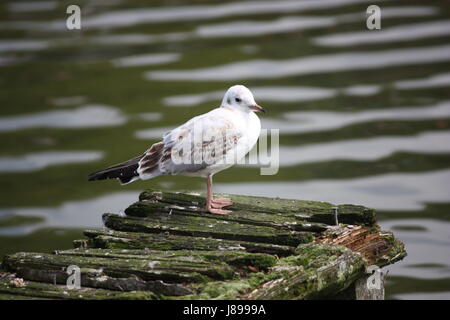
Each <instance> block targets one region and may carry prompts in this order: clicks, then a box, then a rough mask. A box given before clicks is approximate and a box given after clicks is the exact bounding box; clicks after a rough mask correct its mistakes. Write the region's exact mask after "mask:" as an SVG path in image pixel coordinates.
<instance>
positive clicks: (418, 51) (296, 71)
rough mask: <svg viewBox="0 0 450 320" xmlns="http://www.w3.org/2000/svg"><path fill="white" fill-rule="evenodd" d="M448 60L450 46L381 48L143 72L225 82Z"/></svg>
mask: <svg viewBox="0 0 450 320" xmlns="http://www.w3.org/2000/svg"><path fill="white" fill-rule="evenodd" d="M449 60H450V45H442V46H434V47H426V48H423V47H419V48H405V49H395V50H383V51H368V52H348V53H337V54H326V55H316V56H310V57H301V58H295V59H288V60H249V61H243V62H236V63H230V64H226V65H221V66H216V67H209V68H201V69H191V70H160V71H151V72H147V73H145V78H147V79H149V80H160V81H169V80H185V81H225V80H238V79H271V78H283V77H289V76H295V75H306V74H314V73H325V72H339V71H352V70H365V69H375V68H376V69H379V68H386V67H395V66H405V65H417V64H425V63H436V62H442V61H449Z"/></svg>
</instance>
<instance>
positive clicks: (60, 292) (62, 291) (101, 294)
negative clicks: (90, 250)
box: [0, 275, 157, 300]
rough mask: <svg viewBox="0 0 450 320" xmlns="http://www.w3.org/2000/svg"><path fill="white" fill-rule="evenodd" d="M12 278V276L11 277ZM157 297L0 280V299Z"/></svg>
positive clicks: (138, 293)
mask: <svg viewBox="0 0 450 320" xmlns="http://www.w3.org/2000/svg"><path fill="white" fill-rule="evenodd" d="M11 277H13V275H11ZM156 298H157V296H156V295H155V294H154V293H152V292H145V291H140V292H120V291H116V290H105V289H93V288H88V287H83V288H81V289H72V290H69V289H67V287H66V286H62V285H54V284H53V283H43V282H35V281H25V284H24V286H23V287H16V286H13V285H11V284H10V280H9V279H7V280H6V279H3V280H0V299H8V300H11V299H17V300H25V299H70V300H74V299H76V300H104V299H114V300H154V299H156Z"/></svg>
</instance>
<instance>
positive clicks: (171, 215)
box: [0, 190, 406, 299]
mask: <svg viewBox="0 0 450 320" xmlns="http://www.w3.org/2000/svg"><path fill="white" fill-rule="evenodd" d="M217 196H220V195H217ZM226 196H230V197H231V198H232V200H233V201H234V203H235V204H234V205H233V206H232V207H230V209H231V210H233V211H234V212H233V213H232V214H230V215H227V216H217V215H212V214H209V213H207V212H205V211H204V210H203V209H202V208H203V207H204V203H205V199H204V197H202V196H200V195H194V194H186V193H173V192H161V191H152V190H149V191H145V192H143V193H142V194H141V195H140V197H139V201H138V202H136V203H134V204H132V205H131V206H129V207H128V208H127V209H126V210H125V216H122V215H117V214H112V213H105V214H104V216H103V220H104V223H105V226H106V227H107V228H108V229H101V230H86V231H85V236H86V239H82V240H76V241H75V242H74V246H75V248H74V249H71V250H61V251H55V252H54V253H52V254H44V253H26V252H19V253H16V254H11V255H8V256H6V257H5V258H4V260H3V262H2V269H3V271H4V272H3V273H1V274H0V299H2V298H7V299H14V298H17V299H35V298H42V299H224V298H227V299H318V298H333V297H339V295H340V294H341V293H343V292H346V291H348V290H349V288H352V286H354V284H355V282H356V281H358V280H359V281H361V279H362V278H364V277H366V276H367V275H366V267H367V266H369V265H377V266H380V267H382V266H385V265H388V264H391V263H394V262H395V261H398V260H400V259H402V258H403V257H404V256H405V255H406V252H405V249H404V246H403V244H402V243H401V242H400V241H398V240H397V239H395V238H394V236H393V235H392V233H389V232H383V231H381V230H380V228H379V227H378V226H377V225H376V223H375V212H374V211H373V210H372V209H368V208H365V207H362V206H354V205H340V206H334V205H332V204H330V203H325V202H314V201H300V200H287V199H272V198H261V197H249V196H240V195H226ZM336 220H338V222H339V224H338V225H336ZM71 265H76V266H78V267H79V268H80V271H81V273H80V274H81V278H80V281H81V289H71V290H69V289H68V288H67V286H66V282H67V279H68V277H69V275H68V274H67V267H69V266H71ZM21 279H24V281H22V280H21Z"/></svg>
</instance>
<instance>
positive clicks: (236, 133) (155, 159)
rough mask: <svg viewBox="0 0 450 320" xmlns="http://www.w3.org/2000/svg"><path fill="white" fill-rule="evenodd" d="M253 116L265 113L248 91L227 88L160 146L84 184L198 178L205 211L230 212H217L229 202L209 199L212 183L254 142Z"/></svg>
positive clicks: (257, 124)
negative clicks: (219, 98) (219, 100)
mask: <svg viewBox="0 0 450 320" xmlns="http://www.w3.org/2000/svg"><path fill="white" fill-rule="evenodd" d="M255 112H264V113H265V112H266V110H265V109H264V108H263V107H261V106H259V105H258V104H257V103H256V102H255V99H254V97H253V94H252V93H251V91H250V90H249V89H248V88H246V87H245V86H243V85H235V86H232V87H230V88H229V89H228V90H227V92H226V93H225V95H224V97H223V100H222V103H221V105H220V107H218V108H216V109H213V110H211V111H209V112H207V113H205V114H202V115H199V116H197V117H194V118H192V119H191V120H189V121H187V122H186V123H184V124H182V125H181V126H179V127H177V128H175V129H173V130H171V131H169V132H167V133H165V134H164V135H163V137H162V141H160V142H157V143H155V144H153V145H152V146H151V147H150V148H149V149H148V150H147V151H146V152H145V153H143V154H141V155H139V156H137V157H135V158H133V159H130V160H128V161H125V162H123V163H120V164H117V165H114V166H111V167H109V168H106V169H104V170H101V171H98V172H94V173H91V174H90V175H89V181H95V180H105V179H113V178H116V179H119V180H120V182H121V183H122V184H128V183H131V182H133V181H136V180H139V179H141V180H147V179H152V178H155V177H158V176H161V175H169V174H170V175H183V176H194V177H203V178H206V179H207V180H206V181H207V183H206V185H207V196H206V208H205V209H206V211H207V212H209V213H212V214H218V215H226V214H229V213H231V212H232V211H230V210H225V209H223V208H224V207H227V206H231V205H233V202H232V201H231V199H229V198H217V199H214V198H213V192H212V184H213V181H212V178H213V175H214V174H216V173H218V172H220V171H222V170H225V169H227V168H229V167H231V166H233V165H234V164H236V163H237V162H238V161H239V160H241V159H243V158H244V157H245V155H246V154H247V153H248V152H249V151H250V150H251V149H252V148H253V147H254V145H255V144H256V142H257V141H258V138H259V135H260V133H261V122H260V120H259V118H258V116H257V115H256V114H255Z"/></svg>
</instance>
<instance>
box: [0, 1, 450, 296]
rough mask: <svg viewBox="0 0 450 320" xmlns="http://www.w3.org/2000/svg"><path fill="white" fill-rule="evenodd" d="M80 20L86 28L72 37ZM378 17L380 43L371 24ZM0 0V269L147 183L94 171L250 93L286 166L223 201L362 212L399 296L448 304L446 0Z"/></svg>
mask: <svg viewBox="0 0 450 320" xmlns="http://www.w3.org/2000/svg"><path fill="white" fill-rule="evenodd" d="M75 3H76V4H79V5H80V7H81V8H82V29H81V31H69V30H67V29H66V28H65V17H66V13H65V12H66V7H67V5H69V4H75ZM375 3H376V4H378V5H379V6H380V7H381V10H382V11H381V12H382V30H380V31H368V30H367V29H366V22H365V11H366V8H367V6H368V5H370V4H375ZM375 3H374V2H373V1H362V0H360V1H356V0H311V1H300V0H299V1H295V0H282V1H218V0H212V1H202V0H193V1H162V0H155V1H152V2H147V1H140V0H90V1H89V0H86V1H56V0H38V1H25V2H24V1H12V0H10V1H3V2H2V3H1V4H0V146H1V150H0V256H1V255H4V254H6V253H10V252H15V251H19V250H25V251H33V250H36V251H51V250H53V249H56V248H62V247H67V248H69V247H70V246H71V241H72V240H73V239H77V238H80V237H81V236H82V234H81V231H82V229H83V228H86V227H101V226H102V222H101V214H102V213H104V212H120V211H122V210H123V209H124V208H125V207H126V206H127V205H128V204H130V203H131V202H133V201H135V200H136V197H137V195H138V193H139V191H140V190H142V189H144V188H146V187H152V188H164V189H171V190H183V189H188V190H196V191H203V189H204V181H203V180H202V179H197V178H185V177H160V178H158V179H156V180H152V181H146V182H135V183H133V184H130V185H127V186H120V185H119V184H118V183H117V182H116V181H107V182H103V183H87V181H86V176H87V174H88V173H90V172H92V171H96V170H98V169H101V168H103V167H105V166H107V165H110V164H114V163H117V162H120V161H123V160H126V159H128V158H130V157H132V156H135V155H138V154H139V153H141V152H142V151H143V150H145V149H146V148H148V147H149V145H150V144H151V143H153V142H156V141H157V139H158V138H159V137H160V136H161V135H162V134H163V133H164V132H165V131H166V130H167V129H168V128H171V127H174V126H176V125H178V124H180V123H182V122H184V121H186V120H188V119H190V118H191V117H193V116H195V115H197V114H200V113H203V112H206V111H208V110H210V109H212V108H214V107H216V106H217V105H218V104H219V103H220V100H221V96H222V95H223V93H224V90H225V89H226V88H228V87H229V86H231V85H233V84H237V83H241V84H244V85H246V86H248V87H249V88H250V89H251V90H252V91H253V92H254V94H255V97H256V100H257V101H258V102H259V103H260V104H261V105H263V106H265V107H266V108H267V109H268V110H269V113H268V114H267V115H266V116H264V118H263V127H264V128H277V129H280V143H281V148H280V165H281V168H280V171H279V173H278V174H277V175H275V176H261V175H259V170H258V168H255V167H234V168H231V169H229V170H227V171H225V172H223V173H221V174H218V175H217V176H216V183H217V184H216V190H215V191H217V192H219V191H222V192H230V193H242V194H254V195H267V196H280V197H287V198H298V199H312V200H322V201H330V202H334V203H353V204H362V205H366V206H370V207H373V208H376V209H377V211H378V216H379V220H380V222H381V225H382V227H383V228H385V229H388V230H392V231H394V232H395V234H396V235H397V236H398V238H400V239H401V240H402V241H404V242H405V244H406V246H407V251H408V257H407V258H406V259H404V260H403V261H402V262H400V263H397V264H395V265H394V266H390V267H388V268H387V269H388V270H389V276H388V279H389V282H388V285H387V295H388V298H390V299H436V298H437V299H450V90H449V89H450V3H449V2H448V1H433V0H430V1H377V2H375Z"/></svg>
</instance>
